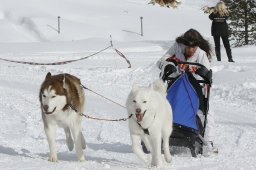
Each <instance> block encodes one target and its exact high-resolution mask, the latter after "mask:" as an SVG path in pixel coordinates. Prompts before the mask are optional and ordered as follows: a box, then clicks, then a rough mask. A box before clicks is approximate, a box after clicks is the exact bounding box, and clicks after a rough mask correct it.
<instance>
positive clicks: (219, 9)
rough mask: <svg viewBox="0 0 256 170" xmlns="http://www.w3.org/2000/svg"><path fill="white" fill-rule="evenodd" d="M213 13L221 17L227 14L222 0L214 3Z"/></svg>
mask: <svg viewBox="0 0 256 170" xmlns="http://www.w3.org/2000/svg"><path fill="white" fill-rule="evenodd" d="M214 13H215V14H219V15H220V16H221V17H223V16H228V15H229V12H228V8H227V6H226V5H225V3H224V2H223V1H220V2H218V3H217V4H216V6H215V8H214Z"/></svg>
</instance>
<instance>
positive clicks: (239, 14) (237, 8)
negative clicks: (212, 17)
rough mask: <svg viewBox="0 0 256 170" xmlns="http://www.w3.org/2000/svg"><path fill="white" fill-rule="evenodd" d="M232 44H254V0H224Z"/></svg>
mask: <svg viewBox="0 0 256 170" xmlns="http://www.w3.org/2000/svg"><path fill="white" fill-rule="evenodd" d="M225 3H226V5H227V6H228V8H229V12H230V13H229V20H230V23H229V29H230V38H231V40H234V44H233V45H234V46H236V47H237V46H242V45H248V44H256V0H225Z"/></svg>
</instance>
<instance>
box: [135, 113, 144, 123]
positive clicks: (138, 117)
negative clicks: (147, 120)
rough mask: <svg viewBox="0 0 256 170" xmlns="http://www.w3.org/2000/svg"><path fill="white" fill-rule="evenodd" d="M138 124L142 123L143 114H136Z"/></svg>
mask: <svg viewBox="0 0 256 170" xmlns="http://www.w3.org/2000/svg"><path fill="white" fill-rule="evenodd" d="M136 118H137V122H140V121H142V119H143V115H142V114H136Z"/></svg>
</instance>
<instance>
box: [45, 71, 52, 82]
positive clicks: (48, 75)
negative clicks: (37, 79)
mask: <svg viewBox="0 0 256 170" xmlns="http://www.w3.org/2000/svg"><path fill="white" fill-rule="evenodd" d="M51 76H52V74H51V73H50V72H48V73H47V75H46V76H45V80H47V79H49V78H50V77H51Z"/></svg>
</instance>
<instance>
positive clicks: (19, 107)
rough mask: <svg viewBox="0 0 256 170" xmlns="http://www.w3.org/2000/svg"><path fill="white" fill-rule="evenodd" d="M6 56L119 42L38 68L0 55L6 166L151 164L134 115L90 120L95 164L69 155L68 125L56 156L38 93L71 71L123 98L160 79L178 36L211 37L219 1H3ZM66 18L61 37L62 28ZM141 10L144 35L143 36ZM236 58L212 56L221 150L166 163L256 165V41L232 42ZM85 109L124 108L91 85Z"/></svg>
mask: <svg viewBox="0 0 256 170" xmlns="http://www.w3.org/2000/svg"><path fill="white" fill-rule="evenodd" d="M0 2H1V6H0V42H1V43H0V58H5V59H10V60H17V61H28V62H42V63H49V62H57V61H64V60H70V59H79V58H82V57H85V56H88V55H90V54H92V53H94V52H97V51H99V50H101V49H103V48H105V47H107V46H109V45H110V42H109V41H110V38H109V36H110V35H112V40H113V44H114V47H115V48H117V49H118V50H120V51H121V52H123V53H124V55H125V56H126V57H127V58H128V59H129V60H130V62H131V65H132V68H127V66H128V65H127V63H126V62H125V60H123V59H122V58H121V57H120V56H118V55H117V54H116V53H115V51H114V50H113V49H112V48H109V49H107V50H106V51H104V52H102V53H100V54H98V55H95V56H92V57H90V58H88V59H86V60H82V61H78V62H73V63H70V64H66V65H57V66H56V65H55V66H54V65H53V66H37V65H25V64H17V63H10V62H6V61H1V60H0V108H1V109H0V119H1V123H0V169H20V170H25V169H26V170H28V169H31V170H32V169H85V170H102V169H113V170H121V169H122V170H126V169H128V170H134V169H148V167H147V166H146V165H145V164H144V163H143V162H141V161H140V160H139V159H138V158H137V157H136V155H135V154H134V153H133V152H132V149H131V141H130V137H129V131H128V125H127V122H106V121H96V120H91V119H86V118H84V120H83V123H82V127H83V133H84V135H85V137H86V140H87V144H88V147H87V149H86V150H85V151H84V154H85V156H86V159H87V161H85V162H82V163H81V162H77V160H76V155H75V152H74V151H73V152H69V151H68V149H67V146H66V144H65V137H64V136H65V135H64V132H63V130H62V129H58V131H57V150H58V157H59V162H58V163H51V162H48V161H47V159H48V153H49V148H48V143H47V140H46V136H45V134H44V131H43V124H42V119H41V113H40V104H39V100H38V95H39V87H40V85H41V83H42V81H43V80H44V78H45V75H46V74H47V72H51V73H52V74H58V73H64V72H65V73H70V74H73V75H76V76H77V77H79V78H80V79H81V81H82V83H83V84H84V85H85V86H87V87H88V88H90V89H92V90H94V91H96V92H97V93H99V94H101V95H103V96H105V97H107V98H110V99H112V100H114V101H116V102H118V103H120V104H121V105H124V104H125V101H126V97H127V95H128V93H129V91H130V89H131V86H132V84H133V83H139V84H149V83H150V82H152V81H153V80H155V79H157V77H158V69H157V68H156V67H155V63H156V61H157V60H158V59H159V58H160V57H161V56H162V55H163V54H164V53H165V51H166V50H167V49H168V47H169V46H170V45H171V43H172V41H173V40H174V39H175V37H177V36H179V35H180V34H181V33H183V32H185V31H186V30H187V29H189V28H195V29H197V30H198V31H200V32H201V33H202V35H203V36H205V37H206V38H208V39H209V40H210V41H211V42H212V39H211V36H210V26H211V22H210V21H209V19H208V16H207V15H205V14H204V13H203V12H202V11H201V10H200V8H201V7H202V6H204V5H209V6H211V5H213V4H214V3H215V2H216V0H207V1H206V0H193V1H191V0H183V1H182V4H181V5H180V6H179V7H178V8H177V9H168V8H161V7H159V6H157V5H156V6H153V5H148V4H147V3H148V1H147V0H122V1H120V0H107V1H103V0H91V1H89V0H62V1H58V0H37V1H34V0H26V1H25V0H19V2H17V1H14V0H0ZM57 16H60V17H61V34H58V33H57V32H56V30H55V29H56V28H57ZM141 16H143V24H144V25H143V26H144V36H143V37H142V36H140V17H141ZM232 52H233V56H234V60H235V61H236V63H228V62H227V57H226V54H225V51H224V49H222V54H223V56H222V58H223V61H222V62H217V61H216V59H215V58H214V57H213V60H212V63H211V65H212V70H213V86H212V91H211V102H210V107H211V109H213V110H214V112H215V115H216V137H215V139H216V140H215V144H216V146H217V147H218V148H219V154H218V155H212V156H209V157H204V156H201V157H198V158H192V157H191V156H190V154H189V152H187V151H184V152H181V153H177V154H175V155H173V162H172V164H171V165H168V164H165V165H164V167H165V169H192V170H193V169H195V170H198V169H218V170H219V169H223V170H224V169H225V170H226V169H229V170H234V169H246V170H249V169H252V170H254V169H256V138H255V135H256V109H255V105H256V70H255V68H256V58H255V57H256V48H255V46H245V47H241V48H233V49H232ZM85 92H86V109H85V113H86V114H89V115H91V116H94V117H99V118H108V119H118V118H125V117H127V113H126V110H125V109H124V108H122V107H120V106H118V105H115V104H113V103H111V102H109V101H106V100H105V99H103V98H101V97H100V96H98V95H95V94H94V93H92V92H90V91H85Z"/></svg>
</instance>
